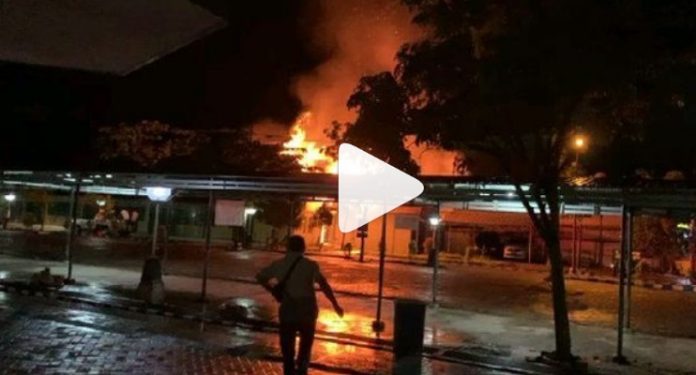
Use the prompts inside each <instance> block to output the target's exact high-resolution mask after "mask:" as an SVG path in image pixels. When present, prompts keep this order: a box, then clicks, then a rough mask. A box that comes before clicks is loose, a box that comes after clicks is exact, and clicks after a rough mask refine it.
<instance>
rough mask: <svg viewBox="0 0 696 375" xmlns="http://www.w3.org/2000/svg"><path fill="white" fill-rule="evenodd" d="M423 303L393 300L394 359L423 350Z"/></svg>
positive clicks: (417, 353) (418, 353)
mask: <svg viewBox="0 0 696 375" xmlns="http://www.w3.org/2000/svg"><path fill="white" fill-rule="evenodd" d="M424 329H425V303H424V302H421V301H417V300H410V299H397V300H396V301H395V302H394V348H393V350H394V359H400V358H403V357H408V356H412V355H420V353H421V352H422V351H423V333H424V332H423V331H424Z"/></svg>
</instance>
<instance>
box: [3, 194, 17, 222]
mask: <svg viewBox="0 0 696 375" xmlns="http://www.w3.org/2000/svg"><path fill="white" fill-rule="evenodd" d="M3 198H4V199H5V201H6V202H7V213H6V214H5V220H3V223H2V229H7V224H8V223H9V222H10V217H11V216H12V202H14V201H15V200H16V199H17V196H16V195H15V194H14V193H7V194H5V195H4V196H3Z"/></svg>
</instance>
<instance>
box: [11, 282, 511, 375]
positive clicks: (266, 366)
mask: <svg viewBox="0 0 696 375" xmlns="http://www.w3.org/2000/svg"><path fill="white" fill-rule="evenodd" d="M0 329H1V330H2V333H3V335H2V337H0V364H1V365H0V374H30V373H31V374H34V373H36V374H68V373H90V374H125V373H129V374H280V373H281V372H282V371H281V368H280V365H279V362H278V361H279V356H278V351H277V348H276V347H275V335H274V334H272V333H259V332H251V331H248V330H242V329H238V328H224V329H223V328H221V327H219V326H217V327H216V326H205V325H194V324H191V323H190V322H182V321H177V320H173V319H168V318H164V317H152V316H143V315H141V314H136V313H130V312H118V311H113V310H112V311H108V313H107V312H104V311H102V310H99V309H90V308H89V307H86V306H84V305H79V304H69V303H65V302H60V301H56V300H50V299H43V298H40V297H26V296H18V295H14V294H8V293H5V292H0ZM328 344H331V345H328ZM328 344H327V343H326V342H323V341H322V340H319V342H318V345H315V350H314V356H313V360H312V368H311V371H310V373H311V374H331V373H343V374H386V373H392V370H393V369H392V358H391V354H390V353H388V352H384V351H379V350H373V349H369V348H365V347H361V346H354V345H350V344H338V343H335V342H334V343H328ZM393 373H395V374H414V375H415V374H474V375H475V374H505V373H508V372H504V371H499V370H493V369H483V368H479V367H472V366H464V365H461V364H453V363H447V362H443V361H435V360H429V359H421V360H418V361H417V363H414V362H409V363H404V364H401V365H400V367H397V370H395V371H394V372H393Z"/></svg>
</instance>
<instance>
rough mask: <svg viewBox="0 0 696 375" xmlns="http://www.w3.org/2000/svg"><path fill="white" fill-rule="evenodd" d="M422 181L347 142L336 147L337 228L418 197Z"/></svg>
mask: <svg viewBox="0 0 696 375" xmlns="http://www.w3.org/2000/svg"><path fill="white" fill-rule="evenodd" d="M422 192H423V184H422V183H421V182H420V181H418V180H417V179H415V178H414V177H411V176H409V175H408V174H406V173H404V172H402V171H400V170H398V169H396V168H394V167H392V166H391V165H389V164H387V163H385V162H383V161H382V160H380V159H378V158H376V157H374V156H372V155H370V154H368V153H367V152H365V151H363V150H361V149H359V148H357V147H355V146H353V145H351V144H348V143H343V144H341V146H340V147H339V150H338V228H339V229H340V230H341V232H344V233H345V232H351V231H353V230H356V229H357V228H359V227H361V226H363V225H365V224H367V223H369V222H370V221H372V220H374V219H376V218H378V217H380V216H382V215H384V214H386V213H387V212H389V211H391V210H393V209H395V208H397V207H399V206H401V205H402V204H404V203H407V202H409V201H411V200H413V199H414V198H416V197H418V196H419V195H420V194H421V193H422Z"/></svg>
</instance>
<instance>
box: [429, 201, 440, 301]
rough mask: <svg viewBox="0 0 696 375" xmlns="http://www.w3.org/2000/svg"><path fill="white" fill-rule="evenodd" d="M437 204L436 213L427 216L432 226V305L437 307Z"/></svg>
mask: <svg viewBox="0 0 696 375" xmlns="http://www.w3.org/2000/svg"><path fill="white" fill-rule="evenodd" d="M439 211H440V210H439V205H438V213H437V215H434V216H431V217H430V218H428V222H429V223H430V226H431V227H432V228H433V292H432V294H433V307H437V290H438V284H439V276H440V275H439V268H440V240H439V237H440V236H439V232H440V231H439V228H440V222H441V220H440V212H439Z"/></svg>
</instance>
